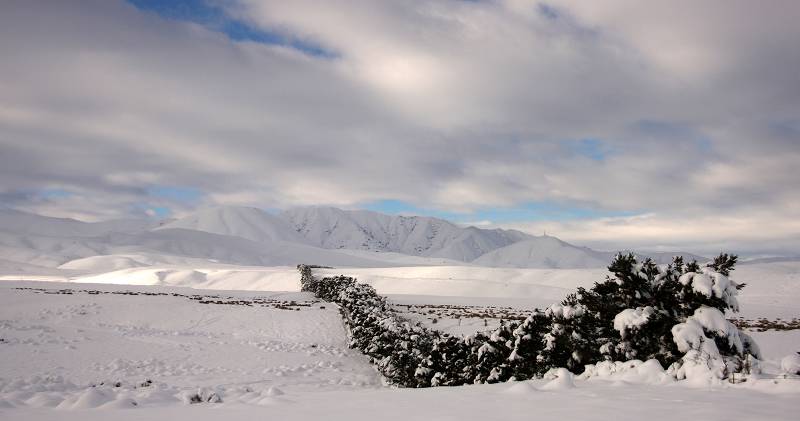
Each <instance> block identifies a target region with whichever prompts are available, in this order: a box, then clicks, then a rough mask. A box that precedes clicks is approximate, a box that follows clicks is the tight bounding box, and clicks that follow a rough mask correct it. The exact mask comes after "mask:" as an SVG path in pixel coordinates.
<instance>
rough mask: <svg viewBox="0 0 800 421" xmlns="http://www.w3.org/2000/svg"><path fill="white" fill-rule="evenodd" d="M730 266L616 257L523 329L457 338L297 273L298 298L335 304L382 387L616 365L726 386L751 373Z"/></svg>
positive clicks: (724, 258)
mask: <svg viewBox="0 0 800 421" xmlns="http://www.w3.org/2000/svg"><path fill="white" fill-rule="evenodd" d="M735 263H736V256H729V255H727V254H722V255H720V256H719V257H717V258H716V259H715V260H714V261H713V262H711V263H709V264H708V265H707V266H706V267H704V268H701V267H700V266H699V265H698V264H697V263H696V262H691V263H689V264H684V262H683V260H682V258H680V257H676V258H675V259H674V260H673V262H672V263H671V264H670V265H667V266H665V267H659V266H657V265H655V264H654V263H653V262H652V261H651V260H649V259H648V260H645V261H644V262H638V261H637V260H636V258H635V257H634V256H633V255H631V254H628V255H618V256H617V257H616V258H615V259H614V261H613V262H612V263H611V265H610V266H609V271H610V272H611V273H613V274H614V276H613V277H607V278H606V279H605V280H604V281H603V282H598V283H596V284H595V285H594V286H593V287H592V288H591V289H589V290H587V289H584V288H578V291H577V292H576V293H574V294H570V295H569V296H567V297H566V298H565V299H564V301H562V302H561V303H559V304H553V305H552V306H550V307H549V308H547V309H545V310H544V311H539V310H536V311H534V313H533V314H532V315H531V316H530V317H528V318H527V319H526V320H524V321H522V322H509V323H502V324H501V326H500V327H498V328H497V329H495V330H493V331H489V332H479V333H476V334H474V335H470V336H467V337H455V336H451V335H448V334H446V333H443V332H440V331H437V330H432V329H428V328H425V327H423V326H421V325H420V324H419V323H412V322H410V321H408V320H406V319H404V318H402V317H401V316H400V315H399V314H397V313H396V312H394V311H393V310H392V309H391V308H390V306H389V305H388V304H387V302H386V298H384V297H382V296H380V295H379V294H378V293H377V292H376V291H375V289H374V288H372V287H371V286H369V285H366V284H360V283H357V282H356V280H355V279H354V278H351V277H346V276H335V277H326V278H323V279H317V278H315V277H314V276H313V274H312V267H310V266H306V265H300V266H298V269H299V270H300V272H301V283H302V289H303V290H304V291H310V292H313V293H314V294H316V296H317V297H319V298H321V299H323V300H327V301H332V302H335V303H337V304H339V306H340V308H341V311H342V313H343V317H344V319H345V323H346V325H347V327H348V329H349V331H350V346H351V347H353V348H358V349H359V350H361V351H362V352H363V353H364V354H366V355H367V356H369V357H370V359H371V361H372V362H373V363H374V364H375V365H376V366H377V367H378V369H379V370H380V372H381V373H382V374H383V375H384V377H385V378H386V379H387V381H388V382H390V383H392V384H395V385H398V386H403V387H428V386H452V385H461V384H468V383H495V382H501V381H507V380H511V379H516V380H523V379H529V378H533V377H541V376H543V375H544V374H545V373H547V372H548V371H550V370H551V369H554V368H559V367H566V368H568V369H569V370H570V371H572V372H574V373H581V372H583V371H584V370H586V369H587V367H586V366H587V365H589V366H590V367H591V370H598V369H599V367H606V366H604V365H602V364H606V365H607V364H611V363H612V362H614V361H629V360H635V361H648V364H652V363H650V361H657V362H658V363H660V364H661V365H662V366H663V367H668V369H667V370H666V372H667V373H669V374H670V375H671V376H672V377H674V378H677V379H682V378H699V377H702V378H715V379H722V378H726V377H727V376H728V375H729V374H730V373H733V372H741V371H746V370H748V369H750V368H751V367H755V366H757V364H755V363H754V359H755V358H759V351H758V347H757V346H756V344H755V343H754V342H753V340H752V339H751V338H750V337H749V336H747V335H746V334H745V333H743V332H741V331H740V330H739V329H738V328H737V327H736V326H735V325H733V324H732V323H730V322H729V321H728V320H726V318H725V312H726V311H733V312H735V311H738V303H737V301H736V295H737V294H738V290H739V289H740V288H741V287H742V286H744V285H743V284H742V285H739V284H736V283H735V282H733V281H731V280H730V279H729V278H728V275H729V274H730V271H731V270H733V266H734V265H735ZM609 367H610V366H609Z"/></svg>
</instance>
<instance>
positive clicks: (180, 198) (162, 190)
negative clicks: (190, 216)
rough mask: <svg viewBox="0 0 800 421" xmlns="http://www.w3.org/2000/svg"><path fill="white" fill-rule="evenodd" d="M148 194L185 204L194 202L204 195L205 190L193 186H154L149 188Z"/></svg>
mask: <svg viewBox="0 0 800 421" xmlns="http://www.w3.org/2000/svg"><path fill="white" fill-rule="evenodd" d="M147 194H148V195H149V196H152V197H156V198H159V199H167V200H171V201H174V202H179V203H183V204H193V203H196V202H197V201H199V200H200V199H201V198H202V197H203V192H202V191H200V190H199V189H196V188H193V187H178V186H154V187H150V188H148V189H147Z"/></svg>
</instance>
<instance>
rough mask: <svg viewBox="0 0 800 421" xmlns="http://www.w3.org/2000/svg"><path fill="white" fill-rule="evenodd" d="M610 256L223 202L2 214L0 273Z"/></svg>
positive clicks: (531, 261)
mask: <svg viewBox="0 0 800 421" xmlns="http://www.w3.org/2000/svg"><path fill="white" fill-rule="evenodd" d="M613 254H614V252H601V251H596V250H592V249H589V248H586V247H578V246H574V245H572V244H569V243H566V242H564V241H561V240H559V239H558V238H555V237H552V236H532V235H529V234H526V233H523V232H520V231H514V230H502V229H481V228H476V227H462V226H459V225H456V224H453V223H451V222H448V221H445V220H442V219H438V218H431V217H420V216H395V215H385V214H381V213H377V212H371V211H363V210H341V209H336V208H330V207H305V208H297V209H293V210H289V211H285V212H282V213H280V214H272V213H269V212H266V211H263V210H261V209H256V208H247V207H235V206H224V207H217V208H211V209H204V210H200V211H197V212H195V213H193V214H190V215H187V216H185V217H183V218H180V219H177V220H171V221H164V222H161V223H159V222H154V221H150V220H135V219H134V220H131V219H126V220H115V221H107V222H97V223H87V222H81V221H76V220H73V219H62V218H51V217H46V216H40V215H33V214H28V213H23V212H18V211H13V210H0V269H2V270H3V272H4V273H11V272H14V271H17V272H23V273H42V274H46V273H48V272H49V271H54V270H66V271H84V272H85V271H92V270H95V271H100V270H118V269H124V268H129V267H139V266H150V265H156V264H161V265H169V264H186V263H197V262H203V263H204V264H208V263H209V262H211V263H219V264H237V265H252V266H280V265H295V264H297V263H302V262H309V263H315V264H322V265H331V266H351V267H382V266H405V265H414V266H424V265H463V264H465V263H466V264H474V265H479V266H491V267H515V268H597V267H604V266H605V265H607V264H608V262H609V261H610V259H611V257H612V255H613ZM684 255H686V256H687V258H696V259H699V260H702V259H703V258H702V257H700V256H693V255H688V254H685V253H684ZM671 256H672V254H671V253H658V254H655V255H654V256H653V257H655V258H656V260H657V261H663V260H666V259H668V258H669V257H671Z"/></svg>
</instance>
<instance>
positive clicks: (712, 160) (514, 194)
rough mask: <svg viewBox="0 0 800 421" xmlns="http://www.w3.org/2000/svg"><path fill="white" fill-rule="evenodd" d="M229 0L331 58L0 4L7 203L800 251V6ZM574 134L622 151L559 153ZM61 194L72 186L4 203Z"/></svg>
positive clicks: (136, 16) (94, 213)
mask: <svg viewBox="0 0 800 421" xmlns="http://www.w3.org/2000/svg"><path fill="white" fill-rule="evenodd" d="M229 4H232V5H233V6H235V7H232V9H231V13H234V14H236V15H237V16H239V17H240V18H242V19H246V20H247V21H249V22H252V23H253V24H256V25H261V26H263V27H264V28H266V29H269V30H280V31H285V32H286V33H288V34H291V36H293V37H298V38H300V39H307V40H312V41H314V42H315V43H318V44H320V45H322V46H324V47H326V48H330V49H331V50H334V51H336V52H337V53H338V57H337V58H335V59H328V58H315V57H309V56H307V55H304V54H302V52H299V51H295V50H292V49H291V48H287V47H285V46H269V45H263V44H257V43H252V42H232V41H231V40H229V39H228V38H226V37H225V36H224V34H220V33H215V32H212V31H209V30H207V29H205V28H203V27H200V26H198V25H195V24H189V23H185V22H180V21H176V20H165V19H161V18H159V17H158V16H157V15H154V14H151V13H143V12H141V11H139V10H137V9H135V8H134V7H133V6H130V5H128V4H126V3H122V2H109V1H96V2H85V1H81V2H74V3H72V2H67V1H64V2H57V3H54V4H49V5H46V6H45V5H39V4H36V3H33V4H31V3H30V2H19V3H14V2H11V3H5V4H4V5H3V6H2V9H3V10H2V13H0V48H2V51H3V52H4V57H3V60H2V61H0V148H2V153H1V154H0V194H6V195H7V197H9V198H11V197H14V198H15V199H14V201H13V203H12V202H11V201H10V199H9V201H8V202H7V203H5V205H7V206H13V207H17V208H20V209H29V210H34V211H42V212H48V213H50V214H58V215H79V216H84V217H87V218H102V217H105V216H122V215H125V214H130V213H131V212H138V211H137V209H140V208H139V207H138V206H139V203H140V202H142V201H148V204H149V205H151V206H168V207H171V208H173V209H174V210H175V212H176V213H180V212H183V211H185V210H186V208H185V206H184V205H182V204H181V203H176V202H174V201H172V202H170V201H168V200H165V199H161V200H162V202H159V203H155V202H156V201H157V200H155V199H153V198H152V197H149V196H148V195H147V192H146V190H147V188H148V187H149V186H151V185H172V186H187V187H192V188H196V189H199V190H201V191H202V192H204V193H205V194H206V195H205V196H204V198H203V199H202V200H200V202H199V203H197V204H196V205H206V204H212V203H231V204H246V205H254V206H265V207H288V206H293V205H298V204H333V205H339V206H344V207H352V206H358V205H359V204H360V203H365V202H371V201H375V200H381V199H395V200H401V201H406V202H410V203H413V204H415V205H417V206H419V207H421V208H436V209H439V210H445V211H453V212H469V211H471V210H474V209H485V208H491V207H503V206H512V205H516V204H520V203H530V202H557V203H562V204H565V205H567V206H580V207H584V208H589V209H594V210H597V211H628V212H636V213H639V214H645V215H648V216H647V217H641V218H638V219H637V218H633V219H622V220H618V219H614V220H606V219H597V220H593V221H573V222H550V223H542V224H539V223H537V224H533V225H530V224H529V225H525V226H530V227H532V229H534V231H535V232H537V233H538V232H540V231H541V228H543V227H544V226H548V227H550V228H548V232H551V228H552V232H553V233H554V234H556V235H558V232H559V231H561V232H563V233H564V236H565V237H568V238H573V239H576V240H577V241H586V242H598V243H599V242H602V241H603V239H608V240H609V241H617V242H619V243H622V244H647V245H653V246H658V245H659V244H660V243H669V244H672V243H674V244H677V245H681V244H685V245H691V246H694V247H706V246H704V244H705V245H712V246H714V247H725V245H726V244H727V245H736V246H737V247H739V246H740V245H742V244H744V243H745V242H752V243H753V244H754V245H753V247H754V248H758V247H762V245H763V243H764V242H765V241H768V238H773V239H775V240H776V241H777V240H780V241H779V242H776V243H775V244H780V245H781V247H784V248H787V249H790V248H792V247H795V248H796V247H797V246H800V239H798V237H800V229H798V227H797V226H796V224H795V223H794V221H796V220H798V217H800V210H799V209H798V208H797V206H796V203H797V201H798V194H797V188H796V186H797V185H800V175H798V172H797V171H796V170H795V167H796V162H798V160H799V159H800V150H798V137H800V130H798V129H797V127H798V125H797V115H800V113H798V112H799V111H800V103H799V100H798V98H800V83H798V82H800V80H798V76H797V75H798V73H797V71H796V69H797V68H798V67H800V57H798V56H797V54H796V46H795V43H796V40H797V39H798V38H800V27H798V26H797V25H795V24H794V23H793V22H792V21H791V18H792V17H793V16H796V15H797V12H798V10H797V9H798V4H797V3H794V2H788V3H782V2H771V3H770V4H769V5H763V4H756V3H753V2H742V3H737V4H735V6H731V5H730V4H729V3H728V2H703V3H697V2H687V3H682V4H677V5H676V3H674V2H655V3H654V2H647V3H646V4H645V3H641V2H625V1H619V2H616V1H615V2H603V4H602V5H598V4H596V3H595V2H559V3H558V4H557V5H555V6H553V7H554V8H553V9H552V10H554V11H555V12H553V13H555V16H556V17H555V19H554V18H553V16H549V17H548V16H545V15H543V14H542V13H541V9H539V6H538V4H539V3H537V2H534V1H512V0H508V1H499V2H458V1H444V0H442V1H439V0H431V1H421V2H410V3H409V2H405V3H393V2H373V1H363V2H361V1H334V0H331V1H326V2H316V1H314V2H311V1H304V0H297V1H291V2H286V1H258V2H256V1H249V0H242V1H240V2H236V3H229ZM42 28H46V29H44V30H43V29H42ZM792 127H794V129H792ZM585 138H592V139H598V140H599V141H601V142H602V144H603V146H604V148H606V149H607V150H608V151H611V153H608V154H607V155H606V156H603V157H601V158H602V159H597V157H591V156H587V155H586V154H581V153H580V151H576V150H574V148H571V147H569V146H568V143H565V142H569V141H575V140H579V139H585ZM52 185H58V186H60V188H62V189H64V190H69V191H72V192H74V194H73V195H72V196H70V197H62V198H50V199H48V200H47V201H44V202H42V201H35V200H28V199H25V198H26V197H28V196H29V195H27V194H17V193H18V192H29V191H35V190H37V189H43V188H47V187H48V186H52ZM151 202H152V203H151ZM182 206H184V207H182ZM713 221H716V222H713ZM620 227H623V228H620ZM589 231H591V232H592V234H586V232H589ZM755 243H758V244H755ZM763 247H767V246H765V245H764V246H763ZM769 247H772V245H769Z"/></svg>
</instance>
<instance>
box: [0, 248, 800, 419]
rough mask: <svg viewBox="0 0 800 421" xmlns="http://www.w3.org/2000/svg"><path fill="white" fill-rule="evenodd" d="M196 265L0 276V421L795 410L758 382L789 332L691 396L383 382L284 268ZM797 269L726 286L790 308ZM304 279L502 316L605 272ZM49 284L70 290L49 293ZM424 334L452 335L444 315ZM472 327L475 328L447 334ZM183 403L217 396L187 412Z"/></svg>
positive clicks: (795, 388) (773, 415) (764, 270)
mask: <svg viewBox="0 0 800 421" xmlns="http://www.w3.org/2000/svg"><path fill="white" fill-rule="evenodd" d="M207 266H208V267H206V268H202V267H200V268H198V267H194V268H192V267H180V266H174V265H173V266H169V267H142V268H135V269H123V270H121V271H112V272H109V273H105V274H99V275H91V276H77V277H58V278H46V277H38V278H37V279H38V280H37V281H12V280H10V277H9V276H6V279H5V280H4V281H3V282H0V338H2V339H3V341H2V342H0V361H3V364H2V365H1V366H0V379H2V380H0V417H2V418H3V419H56V418H57V419H89V420H91V419H107V418H108V417H111V416H113V417H114V418H117V419H140V418H157V419H163V418H168V417H169V418H176V419H180V418H188V417H191V418H193V419H206V418H208V419H212V418H214V419H217V418H220V417H225V418H229V419H245V418H247V419H250V418H253V417H262V416H263V417H274V418H277V417H280V418H285V419H314V418H317V417H328V418H330V417H334V418H335V419H338V418H347V419H356V420H358V419H370V420H371V419H374V417H375V416H377V414H380V416H381V418H385V419H390V420H391V419H404V420H407V419H478V418H481V419H531V418H539V419H637V420H638V419H642V418H644V417H649V418H653V419H678V418H690V419H704V420H705V419H709V420H711V419H730V418H769V419H776V420H780V419H787V420H788V419H795V418H796V414H797V411H798V410H800V400H798V397H800V380H798V379H794V378H787V379H773V378H771V377H773V376H774V375H775V374H777V373H778V372H779V370H780V368H779V360H780V358H781V357H782V356H784V355H786V354H787V353H789V352H791V351H793V350H797V349H798V348H800V336H798V335H797V332H798V331H796V330H795V331H786V332H775V331H769V332H754V333H753V334H754V336H755V337H756V339H757V340H759V341H760V342H761V346H762V348H763V351H764V354H765V356H766V359H767V361H766V363H765V370H766V372H767V375H766V376H764V377H765V378H763V379H749V380H748V381H747V382H745V383H742V384H736V385H731V384H718V385H710V386H709V385H707V386H704V387H701V388H699V389H698V388H697V387H696V386H693V385H690V384H687V383H685V382H675V381H672V380H670V379H668V378H666V376H664V375H663V373H661V372H660V371H659V370H658V369H653V367H650V366H647V365H644V366H641V367H636V368H631V369H621V368H618V369H617V370H618V371H617V372H616V373H612V372H611V371H609V370H607V369H606V371H604V372H603V373H602V375H597V376H595V377H590V378H588V379H586V378H580V377H579V378H575V379H573V378H568V379H565V378H554V379H543V380H535V381H526V382H517V383H507V384H497V385H475V386H466V387H453V388H434V389H425V390H402V389H391V388H386V387H384V386H382V384H381V381H380V379H379V377H378V375H377V374H376V372H375V370H374V369H373V368H372V367H371V366H370V365H369V364H368V363H367V362H366V359H365V358H364V357H363V356H361V355H360V354H359V353H358V352H357V351H355V350H350V349H347V347H346V345H345V343H346V342H345V341H346V336H345V332H344V329H343V327H342V324H341V320H340V317H339V314H338V312H337V310H336V307H335V305H333V304H330V303H322V302H316V300H315V299H314V298H313V297H311V296H309V295H308V294H305V293H299V292H297V290H298V289H299V282H298V274H297V271H296V269H295V268H292V267H274V268H265V267H236V266H230V265H207ZM798 272H800V264H797V263H795V264H788V263H783V264H781V265H779V266H775V265H774V264H765V265H763V266H759V265H745V266H742V267H740V268H739V269H737V271H736V272H734V279H736V280H739V281H744V282H747V283H748V286H747V287H746V288H745V289H744V290H743V291H742V295H741V296H740V302H741V305H742V309H743V311H745V312H747V313H746V314H753V315H754V316H755V315H764V316H769V317H780V316H781V315H782V316H784V317H787V316H790V315H792V314H794V315H797V314H800V305H798V304H797V303H798V302H800V300H798V298H800V297H799V296H798V295H800V278H799V277H798V276H797V273H798ZM319 273H320V274H325V273H337V274H338V273H345V274H353V275H356V276H358V277H359V278H360V279H361V280H363V281H366V282H369V283H371V284H373V285H375V286H376V287H377V288H378V290H379V291H380V292H382V293H386V294H390V297H391V299H392V300H393V301H394V302H395V303H396V304H427V305H442V304H456V305H463V306H496V307H511V308H516V309H530V308H532V307H536V306H538V307H543V306H544V305H547V304H549V303H552V302H553V301H558V300H560V299H561V298H562V297H563V295H564V294H566V293H568V292H569V291H571V290H572V289H573V288H574V287H575V286H578V285H583V286H588V285H591V283H592V282H594V281H595V280H599V279H602V277H603V276H604V271H602V270H598V271H595V270H541V269H497V268H477V267H471V266H460V267H459V266H450V267H403V268H371V269H365V268H341V269H321V270H319ZM45 279H51V280H52V279H57V280H61V281H64V280H66V281H70V282H48V281H44V280H45ZM114 284H116V285H114ZM126 284H137V285H126ZM18 288H33V289H18ZM37 289H45V290H47V291H40V290H37ZM63 289H71V290H73V291H74V292H73V293H72V294H56V293H52V292H56V291H58V290H63ZM81 290H84V291H99V292H100V293H94V292H92V293H89V292H81ZM122 291H133V292H136V293H139V295H128V294H119V292H122ZM268 291H272V292H268ZM280 291H284V292H280ZM750 291H752V292H753V293H752V295H751V294H749V292H750ZM46 292H51V293H46ZM102 292H109V293H102ZM110 292H117V294H111V293H110ZM142 293H149V294H153V293H163V294H164V295H142ZM173 294H175V295H173ZM193 295H202V296H204V297H205V298H202V299H192V298H191V297H192V296H193ZM201 300H203V301H215V300H217V301H223V302H227V301H236V300H243V301H248V300H250V301H253V300H256V301H257V300H261V301H258V302H260V303H262V304H257V303H253V305H252V306H247V305H234V304H214V303H209V304H203V303H201V302H200V301H201ZM292 301H294V305H295V306H294V307H292V306H291V305H290V304H291V302H292ZM263 303H267V304H263ZM281 306H287V307H288V308H281ZM322 307H324V308H322ZM434 326H436V327H437V328H440V329H443V330H451V331H453V332H454V333H458V332H456V330H457V329H456V328H455V327H454V326H451V327H450V328H448V326H447V325H446V323H445V322H444V321H440V322H439V323H438V324H436V325H434ZM462 327H463V326H462ZM480 328H481V326H480V323H475V324H474V325H472V326H468V327H467V328H465V329H462V330H463V332H461V333H468V332H469V331H470V330H472V331H474V330H478V329H480ZM612 371H613V370H612ZM562 374H563V373H562ZM147 380H150V381H152V383H151V384H147V385H145V384H146V383H147ZM117 382H119V386H118V387H117ZM101 383H102V384H101ZM92 385H94V387H92ZM195 394H197V395H198V396H199V397H200V398H201V399H204V400H208V399H211V400H212V401H213V400H216V399H217V398H219V399H221V402H217V403H210V402H204V403H197V404H189V403H187V402H189V401H190V400H191V396H192V395H195ZM134 402H135V405H134Z"/></svg>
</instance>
